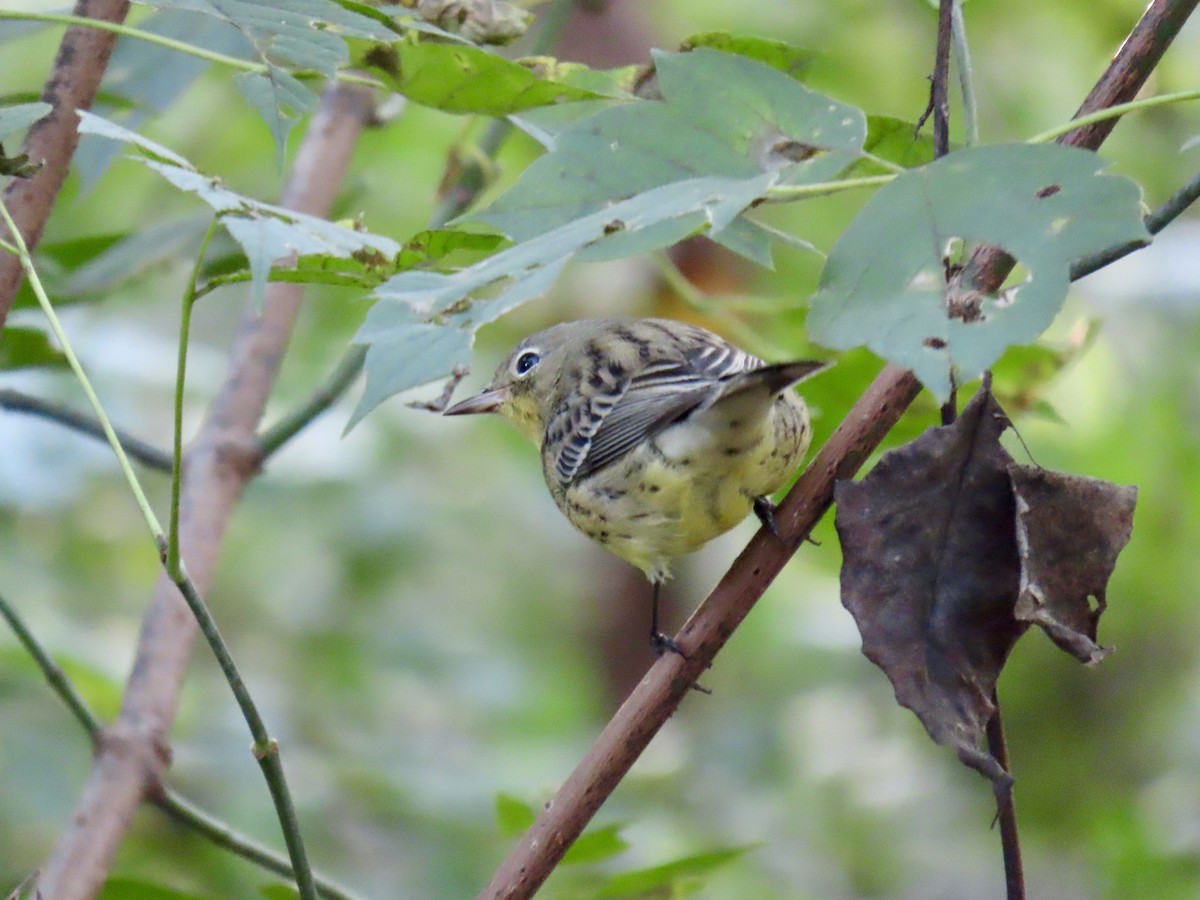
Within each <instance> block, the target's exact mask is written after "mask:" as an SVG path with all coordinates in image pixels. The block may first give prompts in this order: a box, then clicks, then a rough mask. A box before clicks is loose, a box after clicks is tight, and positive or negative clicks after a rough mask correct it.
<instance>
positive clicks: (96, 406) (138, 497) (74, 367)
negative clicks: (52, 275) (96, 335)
mask: <svg viewBox="0 0 1200 900" xmlns="http://www.w3.org/2000/svg"><path fill="white" fill-rule="evenodd" d="M0 218H3V219H4V224H5V225H7V226H8V230H9V233H10V234H11V236H12V239H13V244H12V249H13V250H15V251H16V256H17V258H18V259H19V260H20V263H21V268H22V269H23V270H24V272H25V277H26V278H27V279H29V286H30V288H31V289H32V290H33V293H34V296H36V297H37V301H38V304H39V305H40V306H41V308H42V312H43V313H44V314H45V316H46V319H47V321H48V322H49V323H50V330H51V331H53V332H54V336H55V338H56V339H57V340H58V343H59V346H60V347H61V348H62V352H63V355H64V356H65V357H66V358H67V363H68V364H69V365H70V366H71V371H73V372H74V373H75V378H76V379H77V380H78V381H79V385H80V387H81V388H82V389H83V393H84V396H86V397H87V399H88V403H89V404H91V407H92V411H93V412H95V414H96V419H97V420H98V422H99V424H100V429H101V430H102V431H103V433H104V436H105V438H107V439H108V443H109V446H110V447H112V450H113V453H115V454H116V456H117V464H118V465H119V466H120V467H121V473H122V474H123V475H124V476H125V481H126V483H127V484H128V485H129V489H130V491H131V492H132V493H133V497H134V500H135V501H136V502H137V505H138V509H140V510H141V512H142V517H143V518H144V519H145V520H146V526H147V527H148V528H149V529H150V534H151V536H152V537H153V538H154V545H155V546H156V547H157V548H158V552H159V554H160V556H161V555H162V554H164V553H165V552H166V537H165V535H164V534H163V530H162V525H160V524H159V521H158V517H157V516H155V515H154V509H153V508H152V507H151V506H150V501H149V500H148V499H147V498H146V493H145V491H143V490H142V485H141V482H139V481H138V477H137V475H136V474H134V471H133V466H132V465H131V464H130V462H129V457H127V456H126V455H125V450H124V448H123V447H122V446H121V441H120V439H119V438H118V437H117V433H116V431H115V430H114V429H113V426H112V423H111V422H109V420H108V415H107V414H106V413H105V412H104V407H103V406H102V405H101V403H100V398H99V397H98V396H96V392H95V390H94V389H93V388H92V383H91V381H89V380H88V377H87V373H85V372H84V371H83V366H82V365H81V364H80V362H79V357H77V356H76V355H75V350H74V349H73V348H72V347H71V342H70V341H69V340H67V335H66V332H65V331H63V327H62V323H61V322H59V320H58V314H57V313H55V311H54V306H53V305H52V304H51V303H50V297H49V295H48V294H47V293H46V289H45V287H44V286H43V284H42V280H41V278H40V277H38V273H37V269H36V268H34V265H33V258H32V257H31V256H30V254H29V248H28V247H27V246H26V244H25V238H24V237H23V236H22V234H21V231H20V229H19V228H17V225H16V223H15V222H14V221H13V218H12V216H11V215H10V214H9V211H8V206H7V205H6V204H5V203H4V201H3V200H0Z"/></svg>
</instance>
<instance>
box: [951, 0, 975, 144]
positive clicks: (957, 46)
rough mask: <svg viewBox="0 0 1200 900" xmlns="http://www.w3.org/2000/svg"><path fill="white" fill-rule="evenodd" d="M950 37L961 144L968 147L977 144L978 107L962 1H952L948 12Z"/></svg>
mask: <svg viewBox="0 0 1200 900" xmlns="http://www.w3.org/2000/svg"><path fill="white" fill-rule="evenodd" d="M950 37H951V40H952V41H953V43H952V44H951V49H952V50H953V51H954V67H955V69H956V70H957V72H958V89H959V91H960V92H961V93H962V117H963V142H964V143H965V144H966V145H967V146H968V147H974V146H975V145H976V144H978V143H979V107H978V106H977V105H976V102H975V75H974V70H973V69H972V67H971V49H970V46H969V45H968V43H967V22H966V19H965V18H964V17H963V10H962V0H954V5H953V7H952V8H951V10H950Z"/></svg>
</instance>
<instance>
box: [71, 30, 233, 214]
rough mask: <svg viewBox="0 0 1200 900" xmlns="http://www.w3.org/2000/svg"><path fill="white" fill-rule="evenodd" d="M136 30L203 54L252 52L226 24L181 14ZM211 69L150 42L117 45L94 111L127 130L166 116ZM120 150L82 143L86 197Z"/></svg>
mask: <svg viewBox="0 0 1200 900" xmlns="http://www.w3.org/2000/svg"><path fill="white" fill-rule="evenodd" d="M138 28H139V29H140V30H142V31H147V32H150V33H151V34H157V35H161V36H163V37H165V38H170V39H172V40H176V41H184V42H186V43H187V44H189V45H191V46H193V47H198V48H200V49H203V50H212V51H214V52H216V53H222V54H225V55H228V56H235V57H239V58H247V59H248V58H251V57H252V56H253V54H254V48H253V46H252V45H251V44H250V42H249V41H248V40H247V38H246V36H245V35H244V34H242V32H240V31H238V30H237V29H236V28H234V27H233V26H232V25H231V24H230V23H229V22H227V21H224V20H220V19H215V18H213V17H212V16H206V15H202V14H199V13H196V12H190V11H187V10H180V9H164V10H159V11H158V12H155V13H152V14H151V15H150V16H148V17H146V18H145V19H143V20H142V21H141V22H139V23H138ZM211 65H212V63H211V62H209V61H208V60H206V59H201V58H199V57H196V56H190V55H187V54H182V53H180V52H179V51H178V50H175V49H173V48H170V47H164V46H161V45H159V44H154V43H151V42H149V41H118V42H117V45H116V48H115V49H114V50H113V55H112V58H111V59H110V60H109V64H108V68H107V69H106V70H105V75H104V92H103V94H102V95H101V96H100V97H97V101H98V102H97V104H96V105H95V106H94V107H93V111H94V112H95V113H97V114H98V115H102V116H107V117H108V118H110V119H112V121H114V122H117V123H118V124H120V125H121V126H123V127H124V128H127V129H129V130H130V131H137V130H138V129H139V128H141V127H142V124H143V123H144V122H145V121H146V120H147V119H148V118H150V117H151V116H152V115H154V114H155V113H161V112H163V111H165V110H166V109H167V108H168V107H169V106H170V105H171V104H172V103H173V102H174V101H175V100H176V99H177V98H178V97H179V96H180V95H181V94H182V93H183V92H184V91H185V90H186V89H187V88H188V87H189V86H190V85H191V84H192V83H193V82H195V80H196V79H197V78H199V77H200V76H201V75H202V74H204V72H206V71H207V70H208V68H209V67H210V66H211ZM119 151H120V147H119V146H118V145H115V144H112V143H110V142H108V141H97V140H84V141H82V142H81V143H80V146H79V149H78V150H77V151H76V153H75V156H74V157H73V158H72V160H71V164H72V167H73V168H74V169H75V170H76V171H77V172H78V173H79V175H80V190H81V192H82V193H85V194H86V193H87V192H89V191H90V190H91V189H92V188H93V187H94V186H95V185H96V183H97V182H98V181H99V180H100V177H101V176H102V175H103V174H104V172H105V171H106V170H107V168H108V166H109V164H110V163H111V162H112V160H113V158H114V157H115V156H116V155H117V153H118V152H119Z"/></svg>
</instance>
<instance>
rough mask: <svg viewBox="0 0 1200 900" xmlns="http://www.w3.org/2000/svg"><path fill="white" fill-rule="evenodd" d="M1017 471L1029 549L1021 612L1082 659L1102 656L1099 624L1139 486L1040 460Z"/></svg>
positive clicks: (1020, 525) (1023, 545)
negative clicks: (1056, 467)
mask: <svg viewBox="0 0 1200 900" xmlns="http://www.w3.org/2000/svg"><path fill="white" fill-rule="evenodd" d="M1009 475H1010V476H1011V478H1012V486H1013V493H1014V495H1015V496H1016V502H1017V546H1018V547H1019V549H1020V556H1021V592H1020V596H1019V597H1018V599H1017V605H1016V616H1017V618H1018V619H1019V620H1021V621H1022V622H1032V623H1033V624H1035V625H1038V626H1040V627H1041V628H1042V629H1043V630H1044V631H1045V632H1046V634H1047V635H1049V636H1050V639H1051V640H1053V641H1054V643H1056V644H1058V646H1060V647H1062V649H1064V650H1066V651H1067V652H1068V653H1070V654H1071V655H1072V656H1074V657H1075V658H1076V659H1078V660H1079V661H1080V662H1083V663H1088V664H1094V663H1097V662H1099V661H1100V660H1101V659H1103V658H1104V657H1105V656H1106V655H1107V654H1108V648H1106V647H1101V646H1099V645H1098V644H1097V643H1096V627H1097V624H1098V623H1099V621H1100V616H1101V614H1102V613H1103V612H1104V609H1105V606H1106V602H1107V601H1106V597H1105V591H1106V589H1107V586H1108V579H1109V577H1110V576H1111V575H1112V572H1113V569H1114V568H1115V567H1116V564H1117V555H1118V554H1119V553H1120V552H1121V550H1122V548H1124V546H1125V545H1126V544H1127V543H1128V542H1129V536H1130V534H1131V532H1132V531H1133V507H1134V504H1136V503H1137V488H1133V487H1123V486H1121V485H1116V484H1112V483H1111V482H1108V481H1100V480H1099V479H1095V478H1084V477H1082V476H1079V475H1068V474H1065V473H1062V472H1051V471H1048V470H1046V469H1042V468H1038V467H1037V466H1022V465H1017V464H1013V465H1012V466H1010V467H1009ZM1093 597H1094V598H1095V600H1096V605H1095V607H1094V608H1093V606H1092V604H1091V602H1090V599H1089V598H1093Z"/></svg>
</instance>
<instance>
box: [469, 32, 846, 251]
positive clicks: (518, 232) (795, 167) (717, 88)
mask: <svg viewBox="0 0 1200 900" xmlns="http://www.w3.org/2000/svg"><path fill="white" fill-rule="evenodd" d="M654 58H655V64H656V68H657V72H658V79H659V86H660V90H661V93H662V98H663V99H662V100H661V101H659V100H637V101H630V102H627V103H623V104H618V105H616V106H612V107H610V108H606V109H603V110H601V111H599V112H597V113H596V114H595V115H592V116H589V117H588V118H585V119H582V120H580V121H576V122H574V123H572V124H570V125H568V126H566V127H565V128H563V129H562V130H561V131H559V132H557V134H555V135H554V136H553V149H552V150H551V152H549V153H547V154H546V155H545V156H543V157H541V158H540V159H538V160H536V161H535V162H534V163H533V164H532V165H530V166H529V167H528V168H527V169H526V170H525V171H524V172H523V173H522V175H521V177H520V178H519V179H518V181H517V183H516V184H515V185H514V186H513V187H512V188H511V189H510V190H509V191H508V192H506V193H505V194H503V195H502V196H501V197H500V198H499V199H498V200H496V202H495V203H493V204H492V205H491V206H490V207H489V208H488V209H486V210H484V211H483V212H482V213H480V214H475V215H472V216H471V218H478V219H480V220H481V221H484V222H487V223H489V224H491V225H493V226H495V227H497V228H499V229H500V230H501V231H503V232H504V233H505V234H507V235H509V236H510V237H512V238H513V239H514V240H528V239H529V238H532V237H536V236H537V235H539V234H543V233H545V232H547V231H550V230H551V229H553V228H556V227H558V226H560V225H562V224H564V223H566V222H569V221H572V220H574V219H577V218H579V217H580V216H585V215H587V214H589V213H592V212H594V211H596V210H599V209H603V208H605V207H606V206H608V205H610V204H612V203H614V202H616V201H620V200H624V199H627V198H629V197H633V196H636V195H638V194H639V193H641V192H645V191H648V190H651V189H654V188H659V187H662V186H664V185H669V184H672V183H678V182H683V181H688V180H692V179H695V178H699V177H705V176H721V177H725V178H730V179H737V178H744V179H757V178H759V177H760V176H762V175H763V173H768V172H769V173H771V174H772V175H773V176H774V177H773V179H772V183H777V182H778V183H787V184H801V183H808V182H814V181H822V180H827V179H829V178H832V177H834V176H835V175H836V174H837V173H838V172H840V171H842V170H843V169H845V168H846V167H847V166H848V165H850V164H851V163H852V162H853V161H854V160H855V159H856V158H857V155H858V153H859V150H860V148H861V146H862V142H863V139H864V137H865V136H866V121H865V118H864V116H863V115H862V113H861V112H860V111H858V110H857V109H855V108H853V107H851V106H847V105H845V104H841V103H838V102H836V101H834V100H831V99H830V98H828V97H825V96H823V95H821V94H818V93H816V92H814V91H810V90H808V89H807V88H805V87H804V86H803V85H801V84H799V83H798V82H796V81H794V80H793V79H791V78H789V77H788V76H787V75H784V74H783V73H781V72H779V71H777V70H775V69H773V68H770V67H768V66H765V65H763V64H761V63H758V62H755V61H754V60H751V59H746V58H744V57H739V56H733V55H730V54H726V53H718V52H716V51H714V50H708V49H705V48H700V49H696V50H693V51H692V52H690V53H661V52H656V53H655V56H654ZM714 98H719V102H714ZM711 234H712V236H713V237H714V239H716V240H718V241H720V240H722V236H721V234H720V233H719V232H718V231H717V230H716V229H714V230H713V231H712V232H711ZM677 239H678V232H676V231H672V230H670V229H664V231H663V232H662V237H661V240H660V241H659V242H658V246H663V245H665V244H666V243H668V242H670V241H671V240H677ZM730 244H731V249H734V250H736V251H744V250H746V249H747V248H751V253H752V256H753V257H754V258H756V260H761V259H762V257H763V252H762V249H761V248H762V246H763V241H762V236H761V234H759V235H755V236H754V237H753V238H751V236H750V233H749V231H741V232H736V233H734V234H733V235H731V241H730ZM606 251H607V253H608V254H609V255H612V254H614V253H615V252H616V251H615V250H614V249H613V248H612V247H611V245H610V247H609V248H606ZM601 252H605V251H601V250H599V249H597V251H596V254H597V255H599V253H601Z"/></svg>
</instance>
